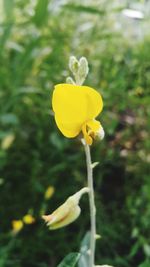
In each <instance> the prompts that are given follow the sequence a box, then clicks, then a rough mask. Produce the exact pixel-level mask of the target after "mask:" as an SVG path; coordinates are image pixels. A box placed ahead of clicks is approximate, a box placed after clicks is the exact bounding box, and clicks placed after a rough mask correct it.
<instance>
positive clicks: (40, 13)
mask: <svg viewBox="0 0 150 267" xmlns="http://www.w3.org/2000/svg"><path fill="white" fill-rule="evenodd" d="M48 3H49V0H38V2H37V5H36V7H35V15H34V17H33V21H34V23H35V24H36V26H38V27H40V26H43V25H44V24H45V21H46V19H47V15H48Z"/></svg>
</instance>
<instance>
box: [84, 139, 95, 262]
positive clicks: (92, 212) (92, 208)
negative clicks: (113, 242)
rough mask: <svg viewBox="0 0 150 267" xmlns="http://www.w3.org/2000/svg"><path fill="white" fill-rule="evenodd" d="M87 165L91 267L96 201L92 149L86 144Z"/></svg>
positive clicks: (93, 255) (93, 254) (93, 250)
mask: <svg viewBox="0 0 150 267" xmlns="http://www.w3.org/2000/svg"><path fill="white" fill-rule="evenodd" d="M84 149H85V155H86V164H87V179H88V187H89V204H90V221H91V232H90V253H89V259H90V263H89V267H94V266H95V247H96V207H95V200H94V186H93V168H92V161H91V153H90V147H89V145H87V144H84Z"/></svg>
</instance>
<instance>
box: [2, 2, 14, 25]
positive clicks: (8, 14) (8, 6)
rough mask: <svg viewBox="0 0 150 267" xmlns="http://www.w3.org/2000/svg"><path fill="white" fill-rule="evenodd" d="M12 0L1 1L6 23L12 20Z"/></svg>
mask: <svg viewBox="0 0 150 267" xmlns="http://www.w3.org/2000/svg"><path fill="white" fill-rule="evenodd" d="M13 8H14V0H3V9H4V14H5V18H6V20H7V21H9V22H10V21H12V20H13Z"/></svg>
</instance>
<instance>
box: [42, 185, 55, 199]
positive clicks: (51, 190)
mask: <svg viewBox="0 0 150 267" xmlns="http://www.w3.org/2000/svg"><path fill="white" fill-rule="evenodd" d="M54 192H55V188H54V187H53V186H49V187H48V188H47V189H46V191H45V194H44V198H45V199H50V198H51V197H52V196H53V194H54Z"/></svg>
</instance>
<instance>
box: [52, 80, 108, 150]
mask: <svg viewBox="0 0 150 267" xmlns="http://www.w3.org/2000/svg"><path fill="white" fill-rule="evenodd" d="M52 106H53V110H54V113H55V121H56V124H57V126H58V128H59V130H60V131H61V132H62V134H63V135H64V136H66V137H68V138H73V137H76V136H77V135H78V134H79V133H80V132H82V133H83V136H84V139H85V141H86V143H87V144H88V145H91V144H92V143H93V139H94V138H95V137H96V136H99V137H100V138H101V139H102V137H103V134H104V131H103V128H102V126H101V124H100V122H99V121H97V120H95V118H96V117H97V116H98V115H99V114H100V112H101V111H102V108H103V101H102V97H101V95H100V94H99V93H98V92H97V91H96V90H94V89H93V88H91V87H88V86H79V85H73V84H58V85H56V86H55V89H54V92H53V97H52Z"/></svg>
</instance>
